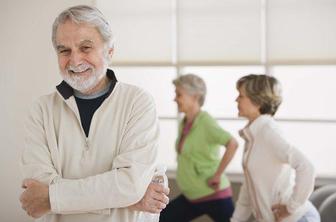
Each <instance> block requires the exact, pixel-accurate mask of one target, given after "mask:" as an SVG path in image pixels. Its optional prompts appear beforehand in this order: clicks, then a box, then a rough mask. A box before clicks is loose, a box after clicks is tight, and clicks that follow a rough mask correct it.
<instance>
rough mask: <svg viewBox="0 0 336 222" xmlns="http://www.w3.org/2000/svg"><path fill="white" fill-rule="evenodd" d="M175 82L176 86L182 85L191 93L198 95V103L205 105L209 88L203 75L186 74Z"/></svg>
mask: <svg viewBox="0 0 336 222" xmlns="http://www.w3.org/2000/svg"><path fill="white" fill-rule="evenodd" d="M173 84H174V85H175V86H176V87H178V86H179V87H182V88H183V89H184V90H186V91H187V93H188V94H190V95H198V96H199V100H198V103H199V105H200V106H203V104H204V101H205V96H206V91H207V89H206V85H205V82H204V80H203V79H202V78H201V77H199V76H197V75H194V74H186V75H182V76H180V77H178V78H177V79H174V80H173Z"/></svg>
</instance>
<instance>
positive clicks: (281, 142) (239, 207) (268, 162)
mask: <svg viewBox="0 0 336 222" xmlns="http://www.w3.org/2000/svg"><path fill="white" fill-rule="evenodd" d="M240 133H241V136H242V137H243V138H244V139H245V142H246V143H245V150H244V154H243V168H244V176H245V180H244V183H243V185H242V187H241V190H240V194H239V198H238V202H237V204H236V209H235V212H234V214H233V217H232V219H231V222H244V221H247V220H248V218H249V216H250V215H251V213H253V215H254V217H255V218H256V219H257V221H260V222H273V221H275V219H274V216H273V213H272V210H271V207H272V205H274V204H278V203H281V204H285V205H286V206H287V210H288V211H289V212H290V214H291V215H290V216H289V217H287V218H286V219H284V220H283V221H282V222H296V221H298V220H299V219H300V218H301V217H302V216H303V215H304V213H305V212H306V211H307V210H308V206H309V202H308V197H309V195H310V194H311V192H312V191H313V187H314V179H315V174H314V167H313V165H312V164H311V163H310V162H309V160H308V159H307V158H306V157H305V156H304V155H303V154H302V153H301V152H300V151H299V150H297V149H296V148H295V147H293V146H292V145H290V144H289V143H288V142H287V140H286V139H284V138H283V136H282V135H281V133H280V132H279V130H278V128H277V125H276V123H275V121H274V119H273V118H272V117H271V116H269V115H261V116H260V117H258V118H257V119H256V120H254V121H253V122H252V123H251V124H250V125H249V126H247V127H246V128H244V129H243V130H241V131H240ZM294 178H295V181H294Z"/></svg>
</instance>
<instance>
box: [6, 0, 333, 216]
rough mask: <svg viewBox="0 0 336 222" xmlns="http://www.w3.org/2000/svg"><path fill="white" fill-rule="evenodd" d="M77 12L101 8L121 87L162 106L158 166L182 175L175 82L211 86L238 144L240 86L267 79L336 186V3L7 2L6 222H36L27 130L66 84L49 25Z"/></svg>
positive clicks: (215, 111)
mask: <svg viewBox="0 0 336 222" xmlns="http://www.w3.org/2000/svg"><path fill="white" fill-rule="evenodd" d="M76 4H89V5H95V6H97V7H98V8H99V9H100V10H101V11H102V12H103V13H104V14H105V15H106V17H107V18H108V19H109V20H110V22H111V25H112V27H113V30H114V32H115V36H116V48H115V56H114V60H113V64H112V65H111V68H113V70H114V71H115V72H116V74H117V78H118V79H119V80H120V81H124V82H128V83H132V84H136V85H139V86H141V87H143V88H145V89H146V90H148V91H149V92H150V93H151V94H152V95H153V96H154V98H155V101H156V105H157V109H158V113H159V118H160V125H161V137H160V152H159V159H158V161H159V162H162V163H165V164H167V165H168V167H169V168H170V169H172V170H173V169H175V167H176V161H175V153H174V143H175V139H176V136H177V122H178V120H179V118H180V116H179V115H178V113H177V110H176V105H175V103H174V102H173V99H174V87H173V85H172V83H171V82H172V80H173V79H174V78H176V77H177V76H179V75H181V74H186V73H195V74H197V75H199V76H201V77H202V78H204V80H205V81H206V84H207V87H208V95H207V99H206V103H205V106H204V109H205V110H207V111H208V112H209V113H210V114H212V115H213V116H214V117H215V118H216V119H218V121H219V122H220V124H221V125H222V126H223V127H224V128H225V129H227V130H228V131H230V132H231V133H232V134H233V135H234V136H235V137H236V138H238V139H239V136H238V134H237V131H238V130H239V129H240V128H242V127H243V126H244V125H245V124H246V121H245V120H242V119H239V118H237V109H236V103H235V101H234V100H235V98H236V96H237V92H236V90H235V82H236V80H237V79H238V78H240V77H241V76H243V75H246V74H250V73H267V74H269V75H274V76H276V77H277V78H278V79H279V80H280V82H281V83H282V86H283V97H284V102H283V104H282V105H281V107H280V110H279V112H278V113H277V115H276V118H277V119H278V121H279V123H280V125H281V127H282V129H283V131H284V133H285V134H286V135H287V136H288V138H289V140H290V141H291V142H292V143H293V144H294V145H296V146H297V147H298V148H299V149H300V150H302V151H303V152H304V153H305V154H306V155H307V156H308V157H309V158H310V159H311V160H312V161H313V163H314V165H315V167H316V169H317V173H318V178H319V179H320V178H327V179H330V180H332V181H335V180H336V161H335V156H336V145H335V143H334V142H333V138H334V137H335V135H336V99H335V96H336V87H335V84H336V41H335V39H336V29H335V27H336V13H335V11H336V1H335V0H319V1H316V0H296V1H291V0H282V1H278V0H208V1H204V0H161V1H158V0H136V1H135V0H96V1H92V0H90V1H89V0H73V1H65V0H58V1H52V0H43V1H42V0H32V1H20V0H0V28H1V35H0V41H1V43H2V47H1V52H0V62H1V72H0V107H1V109H0V139H1V155H0V164H1V165H0V176H1V181H2V183H1V185H0V188H1V189H0V200H1V201H0V221H30V220H29V219H28V218H27V217H26V216H25V214H24V212H23V211H22V210H21V209H20V204H19V201H18V198H19V195H20V193H21V192H22V190H21V188H20V186H21V180H22V178H21V174H20V172H19V167H18V162H19V156H20V151H21V149H22V144H23V139H22V138H23V129H22V122H23V120H24V118H25V116H26V115H27V110H28V108H29V105H30V104H31V103H32V101H33V100H35V99H36V98H38V97H39V96H40V95H43V94H47V93H49V92H52V91H53V90H54V87H55V85H56V84H58V82H59V81H60V80H61V79H60V76H59V75H58V67H57V60H56V56H55V53H54V50H53V48H52V44H51V40H50V39H51V37H50V35H51V25H52V22H53V20H54V18H55V17H56V16H57V14H58V13H59V12H60V11H62V10H63V9H65V8H66V7H69V6H72V5H76ZM239 141H240V144H242V141H241V140H240V139H239ZM241 153H242V148H241V146H240V148H239V150H238V154H237V155H236V156H235V158H234V160H233V162H232V164H231V165H230V167H229V169H228V172H230V173H237V174H240V173H241V167H240V161H241Z"/></svg>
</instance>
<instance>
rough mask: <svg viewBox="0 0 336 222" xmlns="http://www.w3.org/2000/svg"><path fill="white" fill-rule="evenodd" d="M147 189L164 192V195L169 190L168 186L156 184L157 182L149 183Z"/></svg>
mask: <svg viewBox="0 0 336 222" xmlns="http://www.w3.org/2000/svg"><path fill="white" fill-rule="evenodd" d="M148 189H150V190H154V191H155V192H158V193H164V194H166V195H168V194H169V192H170V189H169V188H168V187H164V186H162V184H158V183H151V184H149V186H148Z"/></svg>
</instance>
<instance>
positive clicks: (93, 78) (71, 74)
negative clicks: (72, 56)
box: [61, 63, 107, 93]
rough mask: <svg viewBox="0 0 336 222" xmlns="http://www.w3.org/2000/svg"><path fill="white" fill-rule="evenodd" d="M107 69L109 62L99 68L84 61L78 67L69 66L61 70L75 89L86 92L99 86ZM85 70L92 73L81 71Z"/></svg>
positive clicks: (64, 77)
mask: <svg viewBox="0 0 336 222" xmlns="http://www.w3.org/2000/svg"><path fill="white" fill-rule="evenodd" d="M106 70H107V64H106V65H104V67H102V68H101V69H99V70H97V69H95V68H94V67H92V66H91V65H89V64H87V63H83V64H80V65H79V66H76V67H74V66H69V67H68V68H67V69H66V71H65V72H62V71H61V76H62V77H63V79H64V81H65V82H66V83H68V84H69V85H70V86H71V87H72V88H73V89H76V90H78V91H80V92H82V93H85V92H88V91H89V90H91V89H93V88H94V87H95V86H97V84H98V83H99V82H100V81H101V79H102V78H103V77H104V76H105V74H106ZM84 71H87V72H91V74H89V75H88V74H87V73H84V74H82V73H81V72H84Z"/></svg>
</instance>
